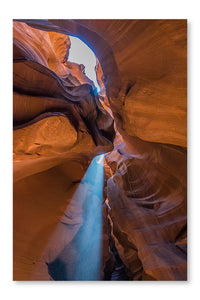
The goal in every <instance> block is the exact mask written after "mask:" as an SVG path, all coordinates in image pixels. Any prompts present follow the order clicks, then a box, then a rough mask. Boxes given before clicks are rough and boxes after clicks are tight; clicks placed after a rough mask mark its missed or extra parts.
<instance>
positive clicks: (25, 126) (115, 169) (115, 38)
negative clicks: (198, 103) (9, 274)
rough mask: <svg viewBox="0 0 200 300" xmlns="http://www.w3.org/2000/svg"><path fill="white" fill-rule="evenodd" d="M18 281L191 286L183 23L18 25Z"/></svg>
mask: <svg viewBox="0 0 200 300" xmlns="http://www.w3.org/2000/svg"><path fill="white" fill-rule="evenodd" d="M13 129H14V131H13V280H17V281H18V280H23V281H24V280H45V281H46V280H57V281H70V280H73V281H74V280H75V281H79V280H81V281H94V280H95V281H96V280H109V281H137V280H140V281H141V280H143V281H148V280H154V281H161V280H162V281H163V280H167V281H177V280H187V20H109V19H107V20H106V19H104V20H94V19H93V20H89V19H87V20H86V19H85V20H84V19H83V20H67V19H66V20H61V19H58V20H52V19H51V20H46V19H41V20H40V19H37V20H29V19H26V20H13Z"/></svg>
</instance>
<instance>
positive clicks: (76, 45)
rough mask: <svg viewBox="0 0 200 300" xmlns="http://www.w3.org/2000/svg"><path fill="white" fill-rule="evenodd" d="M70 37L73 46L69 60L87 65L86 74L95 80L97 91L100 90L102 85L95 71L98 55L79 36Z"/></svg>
mask: <svg viewBox="0 0 200 300" xmlns="http://www.w3.org/2000/svg"><path fill="white" fill-rule="evenodd" d="M69 38H70V41H71V47H70V50H69V58H68V61H70V62H75V63H77V64H83V65H84V66H85V74H86V76H87V77H88V78H89V79H90V80H92V81H93V82H94V85H95V87H96V88H97V92H99V91H100V87H99V85H98V82H97V77H96V72H95V66H96V56H95V54H94V52H93V51H92V50H91V49H90V48H89V47H88V46H87V45H86V44H85V43H84V42H83V41H81V40H80V39H79V38H77V37H74V36H69Z"/></svg>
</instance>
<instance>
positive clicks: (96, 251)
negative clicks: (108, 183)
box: [74, 154, 104, 280]
mask: <svg viewBox="0 0 200 300" xmlns="http://www.w3.org/2000/svg"><path fill="white" fill-rule="evenodd" d="M103 158H104V155H103V154H102V155H99V156H97V157H95V158H94V159H93V161H92V163H91V164H90V166H89V168H88V170H87V172H86V174H85V176H84V178H83V180H82V181H81V184H80V186H79V192H80V193H81V194H82V191H81V190H85V193H84V195H85V200H84V209H83V211H84V212H83V220H84V223H83V226H82V228H81V230H80V232H79V239H78V249H79V251H80V252H79V258H78V261H77V266H76V268H75V274H74V275H75V276H74V280H99V279H100V270H101V250H102V249H101V247H102V241H101V239H102V196H103ZM80 197H81V195H80Z"/></svg>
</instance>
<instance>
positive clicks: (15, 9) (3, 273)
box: [0, 0, 200, 300]
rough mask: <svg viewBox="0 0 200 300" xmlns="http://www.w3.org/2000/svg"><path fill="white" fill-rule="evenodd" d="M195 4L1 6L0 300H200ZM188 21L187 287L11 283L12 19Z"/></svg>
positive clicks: (175, 0)
mask: <svg viewBox="0 0 200 300" xmlns="http://www.w3.org/2000/svg"><path fill="white" fill-rule="evenodd" d="M198 2H199V1H198V0H190V1H189V0H188V1H185V0H180V1H179V0H168V1H163V0H157V1H155V0H146V1H142V0H137V1H133V0H132V1H131V0H123V1H117V0H116V1H114V0H112V1H111V0H99V1H96V0H95V1H92V0H91V1H88V0H82V1H81V0H79V1H77V0H70V1H67V0H66V1H59V0H56V1H50V0H49V1H44V0H43V1H42V0H40V1H38V0H34V1H28V0H26V1H20V0H16V1H13V2H12V1H2V2H1V18H0V20H1V27H0V28H1V35H0V41H1V42H0V48H1V54H0V67H1V69H0V76H1V79H0V116H1V117H0V121H1V124H0V130H1V134H0V138H1V140H0V143H1V144H0V150H1V155H0V158H1V162H0V163H1V164H0V167H1V169H0V175H1V178H0V193H1V194H0V195H1V199H0V201H1V206H0V298H1V299H16V300H18V299H31V300H32V299H37V300H39V299H54V300H57V299H62V298H63V299H94V300H96V299H162V300H165V299H168V300H172V299H178V298H180V299H181V300H183V299H190V298H191V299H200V263H199V261H200V242H199V241H200V226H199V225H200V224H199V220H200V205H199V203H200V199H199V198H200V197H199V187H200V176H199V167H200V165H199V155H200V154H199V149H200V142H199V140H200V134H199V129H200V126H199V125H200V124H199V120H200V106H199V103H200V97H199V94H200V92H199V91H200V78H199V70H200V61H199V57H200V17H199V14H200V9H199V7H198ZM13 18H32V19H34V18H42V19H45V18H46V19H50V18H52V19H56V18H63V19H74V18H76V19H81V18H85V19H92V18H93V19H94V18H99V19H101V18H103V19H171V18H172V19H188V221H189V222H188V223H189V229H188V235H189V247H188V250H189V257H188V279H189V280H188V282H90V283H86V282H82V283H79V282H13V281H12V19H13Z"/></svg>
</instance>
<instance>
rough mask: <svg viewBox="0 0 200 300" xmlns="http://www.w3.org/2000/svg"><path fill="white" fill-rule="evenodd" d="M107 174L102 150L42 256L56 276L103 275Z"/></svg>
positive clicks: (97, 277) (82, 277)
mask: <svg viewBox="0 0 200 300" xmlns="http://www.w3.org/2000/svg"><path fill="white" fill-rule="evenodd" d="M103 177H104V154H101V155H98V156H96V157H94V159H93V160H92V162H91V164H90V166H89V167H88V169H87V171H86V173H85V175H84V177H83V179H82V180H81V182H80V184H79V186H78V188H77V189H76V191H75V193H74V195H73V196H72V198H71V199H70V202H69V204H68V205H67V207H66V209H65V211H64V214H62V216H61V217H60V218H59V223H58V224H57V226H56V229H55V231H54V233H53V235H52V236H51V238H50V240H49V242H48V244H47V247H46V248H45V249H44V252H43V254H42V256H41V259H40V261H45V262H46V265H47V271H48V273H49V275H50V276H51V278H52V279H54V280H81V281H83V280H100V279H101V276H100V275H101V266H102V197H103V182H104V180H103V179H104V178H103ZM39 267H40V265H39V266H38V269H37V267H36V268H35V271H34V272H35V274H36V273H37V272H39ZM32 278H34V273H33V274H32Z"/></svg>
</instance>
